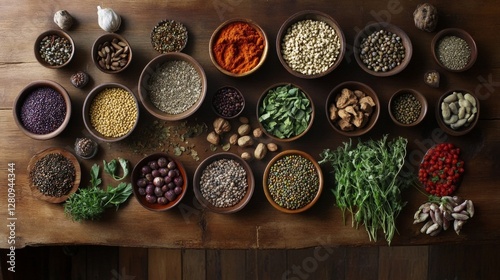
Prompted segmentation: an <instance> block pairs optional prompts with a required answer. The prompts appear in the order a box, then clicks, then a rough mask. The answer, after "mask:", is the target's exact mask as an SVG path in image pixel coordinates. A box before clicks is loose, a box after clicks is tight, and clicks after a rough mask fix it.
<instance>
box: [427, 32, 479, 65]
mask: <svg viewBox="0 0 500 280" xmlns="http://www.w3.org/2000/svg"><path fill="white" fill-rule="evenodd" d="M447 36H456V37H458V38H461V39H463V40H465V42H467V45H469V48H470V57H469V61H468V62H467V64H466V65H465V66H464V67H463V68H460V69H450V68H448V67H446V66H445V65H444V64H443V62H442V61H441V59H440V58H439V55H438V54H437V52H436V48H437V47H438V45H439V42H440V41H441V39H443V38H445V37H447ZM431 52H432V56H433V57H434V60H435V61H436V63H437V64H438V65H439V66H441V67H442V68H444V69H446V70H448V71H450V72H463V71H466V70H468V69H469V68H471V67H472V65H474V63H475V62H476V59H477V46H476V42H475V41H474V39H473V38H472V36H471V35H470V34H469V33H467V32H466V31H465V30H463V29H459V28H447V29H443V30H441V31H439V32H438V33H437V34H436V35H435V36H434V38H433V39H432V42H431Z"/></svg>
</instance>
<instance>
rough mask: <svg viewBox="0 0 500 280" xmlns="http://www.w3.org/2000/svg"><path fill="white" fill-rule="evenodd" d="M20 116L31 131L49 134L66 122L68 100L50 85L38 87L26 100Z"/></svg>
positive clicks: (23, 123)
mask: <svg viewBox="0 0 500 280" xmlns="http://www.w3.org/2000/svg"><path fill="white" fill-rule="evenodd" d="M19 117H20V119H21V123H22V125H23V126H24V127H25V128H26V129H27V130H28V131H29V132H31V133H35V134H48V133H51V132H53V131H54V130H56V129H57V128H59V127H60V126H61V124H62V123H63V122H64V119H65V118H66V102H65V101H64V98H63V96H62V95H61V94H60V93H58V92H57V91H55V90H54V89H52V88H50V87H41V88H37V89H35V90H33V91H32V92H31V93H30V94H29V95H28V96H27V97H26V99H25V100H24V102H23V104H22V105H21V111H20V115H19Z"/></svg>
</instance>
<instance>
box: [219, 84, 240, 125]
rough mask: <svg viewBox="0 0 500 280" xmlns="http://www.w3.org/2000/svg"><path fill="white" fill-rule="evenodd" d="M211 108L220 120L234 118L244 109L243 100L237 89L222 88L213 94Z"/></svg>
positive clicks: (230, 87)
mask: <svg viewBox="0 0 500 280" xmlns="http://www.w3.org/2000/svg"><path fill="white" fill-rule="evenodd" d="M212 108H213V109H214V111H215V113H216V114H217V115H218V116H220V117H222V118H225V119H232V118H236V117H237V116H239V115H240V114H241V112H243V109H244V108H245V98H244V97H243V94H241V92H240V91H239V90H238V89H237V88H235V87H232V86H224V87H221V88H219V89H218V90H217V91H216V92H215V93H214V95H213V97H212Z"/></svg>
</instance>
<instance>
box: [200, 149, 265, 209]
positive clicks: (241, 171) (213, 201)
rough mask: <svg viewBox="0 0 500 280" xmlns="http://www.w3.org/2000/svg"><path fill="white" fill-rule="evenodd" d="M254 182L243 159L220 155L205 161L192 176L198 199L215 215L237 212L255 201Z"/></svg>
mask: <svg viewBox="0 0 500 280" xmlns="http://www.w3.org/2000/svg"><path fill="white" fill-rule="evenodd" d="M254 189H255V179H254V176H253V173H252V169H251V168H250V165H249V164H248V163H247V162H246V161H244V160H243V159H242V158H241V157H239V156H237V155H235V154H232V153H229V152H220V153H216V154H213V155H211V156H209V157H207V158H206V159H205V160H203V161H202V162H201V163H200V165H198V167H197V168H196V171H195V173H194V177H193V190H194V194H195V197H196V199H197V200H198V201H199V202H200V204H201V205H202V206H203V207H205V208H206V209H208V210H210V211H212V212H216V213H223V214H229V213H235V212H238V211H240V210H241V209H243V208H244V207H245V206H246V205H247V204H248V202H249V201H250V199H251V198H252V195H253V192H254Z"/></svg>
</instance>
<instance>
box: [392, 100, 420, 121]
mask: <svg viewBox="0 0 500 280" xmlns="http://www.w3.org/2000/svg"><path fill="white" fill-rule="evenodd" d="M421 110H422V104H420V101H418V99H417V98H416V97H415V95H413V94H411V93H409V92H405V93H403V94H400V95H398V96H396V97H395V98H394V100H393V101H392V104H391V112H392V115H393V116H394V118H396V120H397V121H398V122H400V123H402V124H412V123H414V122H416V121H417V119H418V117H419V116H420V111H421Z"/></svg>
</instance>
